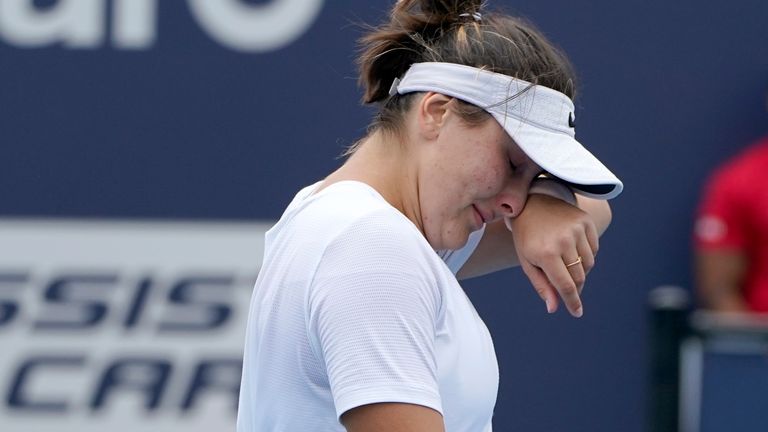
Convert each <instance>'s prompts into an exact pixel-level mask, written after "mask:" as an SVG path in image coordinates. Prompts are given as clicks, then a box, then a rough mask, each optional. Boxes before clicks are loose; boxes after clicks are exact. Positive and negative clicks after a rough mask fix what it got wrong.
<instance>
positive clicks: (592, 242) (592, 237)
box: [582, 223, 600, 257]
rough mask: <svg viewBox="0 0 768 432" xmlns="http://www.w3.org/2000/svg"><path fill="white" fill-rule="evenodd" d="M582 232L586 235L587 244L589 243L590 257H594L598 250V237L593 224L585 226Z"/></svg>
mask: <svg viewBox="0 0 768 432" xmlns="http://www.w3.org/2000/svg"><path fill="white" fill-rule="evenodd" d="M584 232H585V233H586V234H587V242H589V248H590V249H591V250H592V256H593V257H596V256H597V251H598V250H599V249H600V236H599V235H598V233H597V228H596V227H595V224H593V223H588V224H586V226H585V227H584ZM582 257H583V255H582Z"/></svg>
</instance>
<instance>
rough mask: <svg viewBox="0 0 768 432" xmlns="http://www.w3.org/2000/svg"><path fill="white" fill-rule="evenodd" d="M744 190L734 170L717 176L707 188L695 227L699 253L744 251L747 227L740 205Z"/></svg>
mask: <svg viewBox="0 0 768 432" xmlns="http://www.w3.org/2000/svg"><path fill="white" fill-rule="evenodd" d="M742 192H743V188H742V187H741V186H740V185H739V177H738V175H736V174H735V173H734V171H733V169H732V168H731V167H729V168H727V169H722V170H719V171H718V172H716V173H715V174H714V175H713V176H712V178H711V179H710V180H709V181H708V183H707V185H706V186H705V188H704V196H703V197H702V201H701V204H700V205H699V209H698V212H697V215H696V220H695V223H694V242H695V245H696V247H697V248H698V249H724V248H742V247H743V246H744V245H745V243H746V238H747V235H748V234H747V224H746V223H745V216H746V215H745V209H744V206H743V204H742V202H741V194H742Z"/></svg>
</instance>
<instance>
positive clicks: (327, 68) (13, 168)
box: [0, 0, 768, 432]
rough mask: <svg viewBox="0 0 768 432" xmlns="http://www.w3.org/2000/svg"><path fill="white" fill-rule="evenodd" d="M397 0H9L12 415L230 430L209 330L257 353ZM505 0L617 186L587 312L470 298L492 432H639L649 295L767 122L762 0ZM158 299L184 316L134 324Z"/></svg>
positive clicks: (1, 116) (3, 319) (358, 111)
mask: <svg viewBox="0 0 768 432" xmlns="http://www.w3.org/2000/svg"><path fill="white" fill-rule="evenodd" d="M390 3H391V2H390V1H383V0H375V1H374V0H370V1H366V2H359V1H357V2H355V1H351V0H333V1H324V0H272V1H267V0H249V1H245V0H185V1H181V0H179V1H159V0H112V1H108V0H59V1H56V0H35V1H33V0H0V217H1V218H2V220H0V234H2V237H0V251H2V252H1V253H0V296H2V297H0V341H4V343H3V348H2V349H1V350H0V366H2V368H3V369H2V370H0V394H2V395H3V400H4V401H5V402H4V405H0V425H1V424H3V422H4V421H5V422H6V423H5V424H8V425H14V428H16V429H8V430H28V429H22V428H23V427H24V425H25V424H33V423H30V422H34V421H49V422H54V423H52V424H57V425H58V426H59V429H57V430H61V431H63V430H65V429H62V428H61V427H65V426H66V425H67V424H71V425H80V426H77V427H76V428H75V429H72V430H86V429H84V428H83V427H84V426H82V425H84V424H89V425H94V424H98V425H99V426H104V425H110V427H111V428H112V429H114V430H119V429H118V427H119V426H120V424H123V425H125V424H127V423H120V422H119V421H118V420H116V419H121V418H130V417H131V413H133V417H134V420H135V418H141V419H142V420H141V421H140V422H139V421H138V420H136V421H137V422H138V423H135V424H133V426H132V427H133V428H134V429H132V430H137V428H141V427H145V428H146V430H161V429H160V428H158V425H164V426H163V427H165V429H162V430H173V429H172V428H173V427H174V426H173V425H179V424H181V423H183V422H186V423H187V426H185V427H187V429H186V430H193V429H190V428H193V427H195V426H196V425H197V426H201V427H202V425H203V423H202V422H198V423H197V424H196V423H194V422H189V421H188V420H189V418H190V416H192V417H194V416H195V415H197V416H198V418H209V416H214V417H215V416H217V415H218V416H221V417H222V418H223V420H220V421H221V422H222V423H216V422H217V421H219V420H215V419H214V420H211V421H212V422H213V423H210V424H211V425H219V424H226V425H228V424H231V422H232V419H233V418H234V417H233V416H234V410H233V409H232V397H233V396H232V395H233V392H232V385H231V379H230V378H231V377H230V378H228V377H227V376H219V375H220V374H224V375H226V374H230V375H231V374H232V371H231V370H230V369H231V366H232V365H231V364H230V363H227V362H228V361H229V360H231V359H235V360H237V357H238V352H237V347H236V344H237V342H233V343H234V344H235V347H234V348H232V347H231V346H230V347H229V348H226V349H224V348H222V350H219V351H218V352H219V354H222V353H223V351H226V353H225V354H226V356H224V357H225V358H220V357H221V355H219V357H216V355H217V350H216V349H213V348H215V345H211V344H210V343H208V342H206V341H211V340H213V339H215V338H217V337H219V338H222V337H223V336H221V335H223V334H226V335H228V336H227V337H231V338H232V340H234V341H237V340H239V339H238V338H239V337H240V336H239V335H240V334H239V333H237V332H238V331H240V330H239V329H240V328H241V326H242V325H244V324H243V323H244V321H243V320H244V316H243V314H244V313H245V307H246V306H245V305H244V303H246V302H247V294H248V293H247V290H248V287H249V284H250V283H251V281H252V277H253V275H255V274H256V273H257V272H258V267H259V265H260V260H261V250H260V248H261V244H260V241H261V235H262V234H263V230H264V229H265V227H267V226H268V224H269V221H274V220H275V219H277V218H278V217H279V215H280V213H281V211H282V209H283V208H284V206H285V205H286V204H287V203H288V202H289V200H290V199H291V198H292V196H293V194H294V193H295V192H296V191H297V190H298V189H299V188H300V187H302V186H304V185H307V184H309V183H311V182H314V181H316V180H318V179H320V178H322V177H323V176H324V175H325V174H326V173H328V172H329V171H330V170H332V169H334V168H335V167H336V166H338V165H339V164H340V163H341V160H340V159H338V155H339V154H340V153H341V152H342V151H343V149H344V147H345V146H348V145H350V144H352V143H353V142H354V141H355V140H356V139H358V138H359V137H361V136H362V135H363V134H364V132H365V127H366V126H367V124H368V120H369V118H370V116H371V115H372V111H371V110H369V109H366V108H363V107H361V106H360V104H359V102H358V101H359V97H360V91H359V89H358V88H357V86H356V73H355V69H354V65H353V61H354V53H355V40H356V38H357V37H358V36H359V35H360V34H361V32H362V29H361V26H360V23H376V22H378V21H379V20H381V19H382V18H383V17H384V15H385V13H386V11H387V10H388V8H389V7H390V6H391V4H390ZM489 7H491V8H501V9H504V10H506V11H511V12H514V13H518V14H521V15H523V16H525V17H527V18H529V19H530V20H532V21H533V22H534V23H536V24H537V25H538V26H539V27H540V28H541V29H542V30H543V31H544V33H545V34H547V35H548V36H549V37H550V38H551V39H552V40H553V41H555V42H556V43H557V44H558V45H560V46H561V47H562V48H563V49H564V50H565V51H566V52H567V53H568V54H569V56H570V58H571V60H572V61H573V63H574V64H575V67H576V70H577V72H578V75H579V78H580V82H579V84H580V86H579V90H580V92H579V96H578V98H577V100H576V105H577V110H578V118H579V130H578V138H579V139H580V141H582V142H583V143H585V144H586V145H587V146H588V147H589V148H590V149H591V150H592V151H593V152H594V153H595V154H597V155H598V156H599V157H600V158H601V159H602V160H603V161H604V162H605V163H606V164H607V165H608V166H609V167H611V168H612V170H613V171H614V172H615V173H616V174H617V175H618V176H619V177H620V178H621V179H622V180H623V181H624V183H625V192H624V193H623V194H622V195H621V196H620V197H619V198H618V199H616V200H615V201H614V202H613V203H612V205H613V211H614V222H613V225H612V226H611V228H610V229H609V231H608V232H607V233H606V234H605V236H604V237H603V240H602V241H601V250H600V255H599V257H598V266H597V267H596V268H595V270H593V272H592V273H591V274H590V277H589V281H588V285H587V288H586V291H585V294H584V301H585V316H584V317H583V318H582V319H578V320H577V319H573V318H570V317H569V316H567V314H566V313H564V312H562V311H560V312H558V313H557V314H555V315H553V316H550V315H547V314H546V313H545V308H544V305H543V303H542V302H541V301H540V300H539V299H538V297H537V296H536V295H535V293H534V292H533V290H532V288H531V287H530V285H529V284H528V283H527V281H526V279H525V278H524V277H522V276H521V275H520V272H519V271H516V270H514V271H506V272H502V273H499V274H496V275H492V276H488V277H483V278H479V279H475V280H472V281H469V282H468V283H467V284H466V288H467V289H468V291H469V294H470V296H471V297H472V299H473V300H474V301H475V303H476V306H477V308H478V310H479V312H480V313H481V315H482V316H483V317H484V318H485V320H486V322H487V323H488V325H489V327H490V329H491V331H492V333H493V334H494V337H495V344H496V349H497V353H498V356H499V361H500V369H501V386H500V394H499V399H498V404H497V408H496V414H495V428H496V429H497V430H500V431H506V430H520V431H547V432H549V431H615V430H622V431H627V432H639V431H641V430H644V429H645V424H646V423H645V422H646V394H647V381H648V368H647V360H648V352H647V351H648V350H647V342H646V336H647V330H646V329H647V315H648V313H647V306H646V303H647V302H646V295H647V292H648V290H649V289H651V288H652V287H654V286H657V285H661V284H670V283H671V284H678V285H683V286H690V284H691V281H690V275H689V273H690V266H689V261H690V252H689V245H690V241H689V238H690V235H689V233H690V231H691V219H692V214H693V210H694V207H695V204H696V202H697V199H698V194H699V188H700V186H701V183H702V182H703V180H704V178H705V176H706V175H707V174H708V173H709V171H710V170H711V169H712V168H713V167H714V166H715V165H716V164H717V163H718V162H720V161H721V160H723V159H724V158H725V157H727V156H729V155H731V154H733V153H734V152H736V151H737V150H738V149H739V148H741V147H743V146H745V145H746V144H748V143H749V142H750V141H752V140H754V139H756V138H758V137H759V136H760V135H761V134H764V133H765V132H766V129H767V128H766V112H765V111H766V109H765V94H766V90H768V43H766V41H768V26H767V25H766V23H765V21H766V20H767V19H768V3H766V2H765V1H763V0H740V1H737V2H725V1H720V0H711V1H691V0H681V1H676V2H668V1H660V0H651V1H639V0H627V1H623V2H611V1H592V2H577V3H574V2H571V1H565V0H538V1H533V0H520V1H515V2H512V1H502V0H495V1H494V0H492V1H490V2H489ZM174 230H178V231H174ZM168 231H174V232H178V237H173V236H169V237H167V238H164V237H163V234H161V233H163V232H168ZM158 236H159V237H158ZM184 239H186V240H187V241H188V243H183V244H181V243H179V242H183V241H184ZM180 244H181V245H180ZM249 245H252V249H249V248H250V247H251V246H249ZM205 252H208V253H209V255H206V253H205ZM121 254H122V255H121ZM153 254H154V255H153ZM189 256H192V258H189V259H186V258H187V257H189ZM110 257H111V258H110ZM152 257H154V258H155V259H151V258H152ZM206 264H207V265H206ZM153 278H154V279H153ZM146 279H151V280H158V281H161V282H158V283H156V284H154V285H153V284H152V283H151V282H142V281H145V280H146ZM190 280H192V281H191V282H190ZM142 283H143V284H144V285H142ZM142 286H152V287H155V288H141V287H142ZM179 286H181V288H179ZM243 286H244V287H246V288H244V289H243V288H232V287H243ZM157 287H159V288H157ZM222 287H224V289H225V291H226V290H227V289H231V290H235V291H236V293H234V294H233V293H232V292H229V291H227V294H222V292H223V291H222V290H221V289H222ZM227 287H229V288H227ZM233 292H234V291H233ZM125 293H128V294H125ZM153 293H155V294H153ZM243 293H244V294H243ZM158 304H164V305H166V306H167V307H168V308H171V309H173V308H176V309H174V310H175V311H176V312H172V311H169V310H167V309H165V308H164V307H156V308H155V309H156V310H155V311H154V312H152V313H149V312H147V315H145V314H144V312H141V311H145V310H149V309H147V308H150V309H151V308H152V307H155V306H157V305H158ZM148 305H150V306H148ZM151 305H155V306H151ZM226 311H229V312H226ZM173 313H178V314H180V315H178V316H176V315H173ZM152 314H154V315H152ZM168 314H170V315H168ZM145 317H150V318H145ZM151 317H154V318H151ZM45 322H48V325H47V326H46V324H45ZM41 323H42V324H41ZM57 323H58V324H59V325H58V326H57ZM163 323H165V324H166V326H167V325H170V326H171V327H174V323H175V324H176V327H175V329H176V330H177V333H176V334H174V335H173V336H172V337H171V336H168V337H169V338H171V339H163V337H165V336H163V334H162V333H163V331H162V327H163ZM169 323H170V324H169ZM179 326H180V328H179ZM206 326H208V327H206ZM57 327H58V328H59V330H56V328H57ZM51 328H54V329H53V330H52V329H51ZM61 328H65V330H61ZM135 329H140V330H135ZM166 330H167V327H166ZM57 331H60V333H56V332H57ZM217 332H218V333H217ZM222 332H224V333H222ZM137 333H138V335H137ZM217 335H218V336H217ZM233 335H234V336H233ZM201 337H202V339H201ZM67 338H69V339H67ZM206 338H208V339H206ZM56 340H59V341H64V342H62V343H61V344H60V345H58V346H57V345H55V342H52V341H56ZM68 340H71V341H72V343H71V344H68V343H66V341H68ZM121 340H125V341H126V344H127V345H125V346H124V347H128V348H131V349H130V350H128V351H125V352H121V353H120V354H119V355H117V354H114V353H115V352H118V351H119V349H120V347H121V346H122V345H121V343H120V342H119V341H121ZM184 340H187V341H190V342H189V344H188V346H189V345H194V346H199V347H200V350H199V351H196V353H195V354H194V355H195V356H197V357H195V361H193V362H191V363H190V362H187V363H190V364H187V363H185V359H187V360H189V357H188V353H187V352H185V351H183V348H178V349H177V348H174V346H176V345H174V344H177V345H179V346H181V345H184V344H182V343H179V341H184ZM51 344H54V345H51ZM195 344H197V345H195ZM206 346H207V347H208V348H211V349H208V350H205V347H206ZM68 347H77V348H69V349H68ZM99 347H101V348H99ZM110 353H113V354H114V355H113V354H110ZM51 358H53V359H54V360H51ZM216 359H219V360H221V362H220V363H215V361H216ZM207 361H208V362H214V366H211V368H209V369H206V367H207V366H203V370H202V371H201V370H200V366H199V365H200V364H201V362H202V363H204V364H207V363H205V362H207ZM228 368H229V369H228ZM177 371H183V373H182V372H178V373H177ZM179 374H181V375H183V376H184V377H183V378H178V383H176V384H169V383H171V382H172V381H173V380H176V379H177V378H176V376H177V375H179ZM217 374H218V375H217ZM73 376H74V378H73ZM53 377H56V378H55V379H56V380H63V382H62V383H61V386H57V387H55V388H50V387H46V382H48V380H47V378H51V379H54V378H53ZM172 379H173V380H172ZM195 380H197V381H195ZM54 381H55V380H54ZM105 382H106V384H104V383H105ZM173 382H174V383H175V382H176V381H173ZM195 383H197V387H195ZM201 386H202V387H201ZM72 388H76V389H77V391H74V390H72ZM199 388H204V389H205V391H204V392H202V393H201V394H204V395H205V397H201V398H200V399H199V400H196V402H195V401H193V402H190V401H189V400H188V399H189V398H190V396H189V395H190V394H193V393H194V392H192V391H191V390H190V389H199ZM166 389H173V390H168V391H166V392H165V393H164V391H165V390H166ZM169 392H170V393H169ZM174 392H176V393H178V394H176V393H174ZM171 393H173V395H170V394H171ZM99 398H101V399H99ZM153 401H154V405H153V404H152V402H153ZM185 401H187V402H190V404H191V405H187V408H189V407H190V406H194V407H199V408H197V409H198V411H195V409H186V410H185V409H183V408H184V402H185ZM206 401H207V403H208V405H205V404H204V402H206ZM96 402H100V404H99V403H96ZM195 404H197V405H195ZM117 407H119V408H120V410H122V411H120V412H122V413H123V414H120V415H118V414H116V413H117V410H118V408H117ZM195 412H198V414H195ZM200 412H204V413H205V416H203V415H202V414H200ZM126 413H127V414H126ZM120 416H123V417H120ZM4 419H5V420H4ZM41 419H42V420H41ZM185 419H187V420H185ZM153 421H154V422H158V423H152V422H153ZM78 422H80V423H78ZM89 422H90V423H89ZM99 422H100V423H99ZM228 422H229V423H228ZM34 424H36V425H37V426H35V427H37V428H38V430H45V429H39V428H42V427H44V425H45V424H48V423H34ZM153 425H154V426H153ZM73 427H75V426H73ZM78 428H79V429H78ZM3 430H6V429H5V428H3ZM94 430H95V429H94ZM201 430H202V429H201Z"/></svg>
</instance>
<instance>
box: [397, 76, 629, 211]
mask: <svg viewBox="0 0 768 432" xmlns="http://www.w3.org/2000/svg"><path fill="white" fill-rule="evenodd" d="M422 91H433V92H437V93H441V94H444V95H446V96H451V97H455V98H457V99H461V100H463V101H465V102H469V103H471V104H473V105H477V106H478V107H480V108H483V109H484V110H485V111H487V112H488V113H490V114H491V115H492V116H493V117H494V118H495V119H496V121H498V122H499V124H500V125H501V126H502V127H503V128H504V130H506V131H507V133H508V134H509V136H510V137H512V139H513V140H514V141H515V143H516V144H517V145H518V146H520V148H521V149H522V150H523V151H524V152H525V154H526V155H528V157H530V158H531V160H532V161H534V162H535V163H536V164H537V165H539V166H540V167H541V168H542V169H544V170H545V171H547V172H548V173H549V174H551V175H552V176H554V177H557V178H559V179H560V180H563V181H565V182H566V183H569V184H570V185H571V186H572V187H573V188H574V189H576V190H577V192H578V193H580V194H582V195H585V196H589V197H593V198H599V199H610V198H613V197H615V196H617V195H618V194H620V193H621V190H622V189H623V188H624V186H623V184H622V183H621V180H619V179H618V178H617V177H616V176H615V175H613V173H612V172H611V171H610V170H609V169H608V168H606V167H605V165H603V164H602V163H601V162H600V161H599V160H598V159H597V158H596V157H595V156H593V155H592V153H590V152H589V151H588V150H587V149H585V148H584V147H583V146H582V145H581V144H580V143H579V142H578V141H576V130H575V124H574V121H575V116H574V115H575V114H574V106H573V101H571V99H570V98H569V97H568V96H566V95H564V94H562V93H560V92H558V91H556V90H553V89H551V88H548V87H544V86H540V85H533V84H531V83H529V82H528V81H523V80H519V79H517V78H513V77H511V76H508V75H503V74H498V73H495V72H489V71H486V70H483V69H479V68H475V67H471V66H464V65H459V64H454V63H438V62H429V63H415V64H413V65H412V66H411V67H410V69H408V71H407V72H406V73H405V75H404V76H403V77H402V78H400V79H395V82H393V83H392V88H391V89H390V94H393V95H394V94H395V93H399V94H406V93H411V92H422Z"/></svg>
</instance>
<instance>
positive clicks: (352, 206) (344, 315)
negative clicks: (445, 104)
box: [237, 181, 498, 432]
mask: <svg viewBox="0 0 768 432" xmlns="http://www.w3.org/2000/svg"><path fill="white" fill-rule="evenodd" d="M316 186H317V184H316V185H313V186H309V187H307V188H304V189H303V190H301V191H300V192H299V193H298V194H297V195H296V197H295V198H294V200H293V201H292V202H291V204H290V205H289V206H288V208H287V209H286V211H285V213H284V214H283V216H282V217H281V218H280V220H279V221H278V222H277V224H276V225H275V226H274V227H273V228H272V229H270V230H269V231H268V232H267V234H266V246H265V254H264V263H263V266H262V269H261V273H260V274H259V277H258V280H257V281H256V286H255V288H254V292H253V297H252V299H251V305H250V315H249V319H248V328H247V335H246V341H245V356H244V361H243V375H242V383H241V388H240V403H239V409H238V418H237V430H238V432H257V431H258V432H272V431H280V432H306V431H345V429H344V427H343V426H342V425H341V423H340V422H339V417H340V416H341V415H342V414H343V413H344V412H345V411H347V410H349V409H351V408H354V407H357V406H361V405H365V404H370V403H376V402H403V403H412V404H418V405H423V406H427V407H430V408H433V409H435V410H437V411H439V412H440V413H442V415H443V418H444V421H445V426H446V431H447V432H486V431H491V417H492V415H493V408H494V405H495V403H496V393H497V389H498V365H497V362H496V353H495V351H494V348H493V342H492V341H491V336H490V334H489V332H488V329H487V327H486V326H485V324H484V323H483V321H482V320H481V319H480V317H479V316H478V314H477V312H476V311H475V308H474V307H473V306H472V304H471V302H470V301H469V299H468V298H467V296H466V295H465V293H464V291H463V290H462V288H461V287H460V286H459V283H458V282H457V280H456V277H455V273H456V272H457V271H458V270H459V269H460V268H461V266H462V265H463V264H464V263H465V262H466V260H467V259H468V257H469V255H470V254H471V253H472V252H473V251H474V249H475V247H476V246H477V243H478V242H479V240H480V237H481V236H482V230H480V231H477V232H475V233H473V234H472V235H471V236H470V239H469V241H468V242H467V245H466V246H464V247H463V248H462V249H460V250H457V251H452V252H441V253H436V252H435V251H434V250H433V249H432V248H431V247H430V245H429V243H428V242H427V241H426V239H425V238H424V237H423V235H422V234H421V233H420V231H419V230H418V229H417V228H416V226H415V225H414V224H413V223H412V222H411V221H410V220H408V219H407V218H406V217H405V216H404V215H403V214H402V213H400V212H399V211H398V210H396V209H395V208H393V207H392V206H390V205H389V203H387V202H386V201H385V200H384V198H382V196H381V195H379V194H378V193H377V192H376V191H375V190H374V189H373V188H371V187H370V186H368V185H366V184H364V183H360V182H355V181H343V182H338V183H334V184H332V185H330V186H328V187H326V188H325V189H323V190H321V191H320V192H318V193H317V194H314V195H313V194H312V191H313V190H314V189H315V187H316Z"/></svg>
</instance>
